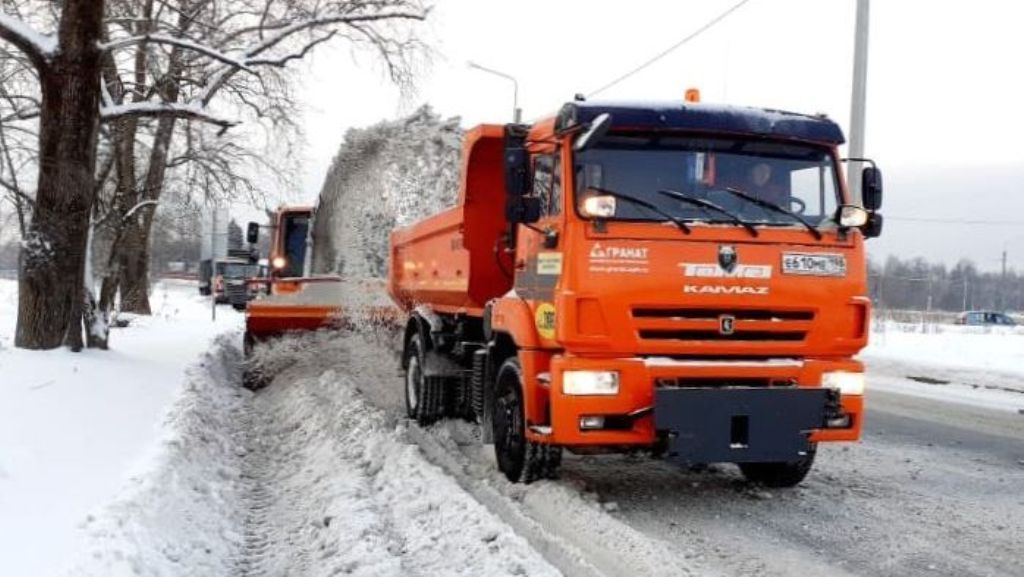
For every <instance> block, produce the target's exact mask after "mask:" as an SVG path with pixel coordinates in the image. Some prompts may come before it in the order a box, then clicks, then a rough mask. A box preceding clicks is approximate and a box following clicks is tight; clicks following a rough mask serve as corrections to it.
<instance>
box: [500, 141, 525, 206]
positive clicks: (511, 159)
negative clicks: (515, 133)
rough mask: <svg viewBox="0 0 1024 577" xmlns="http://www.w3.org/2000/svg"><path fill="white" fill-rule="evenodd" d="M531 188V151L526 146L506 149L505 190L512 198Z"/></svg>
mask: <svg viewBox="0 0 1024 577" xmlns="http://www.w3.org/2000/svg"><path fill="white" fill-rule="evenodd" d="M529 190H530V153H529V152H527V151H526V149H525V148H518V147H516V148H513V147H509V148H506V149H505V192H506V194H508V196H509V198H510V199H515V198H518V197H521V196H523V195H524V194H526V193H527V192H529Z"/></svg>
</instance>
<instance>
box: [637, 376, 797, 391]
mask: <svg viewBox="0 0 1024 577" xmlns="http://www.w3.org/2000/svg"><path fill="white" fill-rule="evenodd" d="M795 384H796V382H795V381H794V380H792V379H767V378H754V377H678V378H676V377H658V378H656V379H654V386H655V387H669V388H672V387H677V388H683V389H708V388H719V389H721V388H728V387H757V388H766V387H791V386H794V385H795Z"/></svg>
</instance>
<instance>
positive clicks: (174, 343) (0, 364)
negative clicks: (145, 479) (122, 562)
mask: <svg viewBox="0 0 1024 577" xmlns="http://www.w3.org/2000/svg"><path fill="white" fill-rule="evenodd" d="M208 303H209V301H207V300H205V299H200V298H199V297H198V291H197V290H196V287H195V284H194V283H162V284H160V285H158V286H157V288H156V289H155V290H154V293H153V296H152V305H153V309H154V315H153V316H152V317H150V318H136V319H134V320H133V322H132V324H131V325H130V326H129V327H127V328H124V329H115V330H114V331H112V334H111V347H112V349H111V350H110V351H85V352H82V353H71V352H68V351H66V350H55V351H46V352H32V351H24V350H21V349H15V348H13V340H14V329H15V320H16V317H17V283H16V282H14V281H0V375H3V378H2V379H0V380H2V384H0V560H2V567H0V574H3V575H4V576H12V577H22V576H32V577H35V576H46V575H53V574H55V573H56V572H57V571H58V570H59V568H61V567H63V566H65V565H66V564H67V563H68V561H69V559H70V557H72V556H73V554H74V552H75V550H76V549H78V548H79V547H80V546H81V535H80V532H79V531H78V528H77V526H78V525H79V523H81V522H82V521H83V520H84V519H85V518H86V516H87V515H88V514H89V513H90V512H91V511H94V510H96V509H97V508H98V507H100V506H102V505H104V504H105V503H108V502H109V501H110V500H111V499H113V498H114V497H115V496H116V495H117V494H118V492H119V490H121V488H122V487H124V486H125V483H126V482H128V481H129V478H130V477H132V475H133V474H134V475H135V476H136V477H139V476H142V475H144V474H145V472H146V471H148V470H150V469H151V468H152V467H153V466H154V461H155V456H156V451H155V449H156V448H157V447H158V446H159V437H160V434H161V429H160V423H161V422H162V421H163V419H164V415H165V414H166V413H167V411H168V408H169V407H170V406H171V405H172V403H173V402H174V399H175V398H176V396H177V395H178V393H179V391H180V388H181V385H182V381H183V374H184V371H185V367H186V366H187V365H189V364H190V363H191V362H192V361H194V360H195V358H196V357H197V356H198V355H199V354H200V353H202V352H203V351H205V350H206V349H207V348H208V346H209V342H210V340H211V339H212V338H213V337H214V335H216V334H219V333H223V332H225V331H233V330H236V329H237V328H238V327H239V326H240V324H241V322H242V316H241V315H239V314H237V313H235V312H234V311H231V310H230V309H228V308H225V307H221V309H220V310H219V311H218V319H217V322H215V323H214V322H211V321H210V308H209V304H208Z"/></svg>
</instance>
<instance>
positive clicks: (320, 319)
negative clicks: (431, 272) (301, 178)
mask: <svg viewBox="0 0 1024 577" xmlns="http://www.w3.org/2000/svg"><path fill="white" fill-rule="evenodd" d="M313 213H314V210H313V209H312V208H311V207H308V206H285V207H281V208H279V209H278V210H277V211H276V213H275V214H274V217H273V219H272V222H271V224H270V225H269V227H268V228H270V229H271V243H270V255H269V259H268V262H269V264H270V271H269V274H270V276H269V278H264V279H255V280H254V281H252V282H254V283H257V284H260V285H264V286H266V287H268V288H267V291H265V292H266V294H265V295H264V296H261V297H259V298H257V299H255V300H252V301H250V302H249V303H248V305H247V306H246V311H245V348H246V352H249V351H251V349H252V346H253V345H254V344H255V343H256V342H258V341H261V340H264V339H266V338H269V337H273V336H278V335H281V334H284V333H287V332H291V331H308V330H316V329H320V328H326V327H331V326H335V325H339V324H345V323H350V322H353V321H358V320H364V319H365V320H371V321H381V322H383V321H384V320H386V319H385V317H387V319H392V318H394V317H395V312H396V311H395V310H394V307H393V306H391V304H390V303H388V302H386V299H385V300H384V301H383V302H378V301H375V300H373V299H372V298H367V297H366V296H365V295H370V297H372V296H373V295H383V293H384V286H383V282H379V281H374V280H372V279H342V278H341V277H338V276H335V275H311V274H309V272H308V270H309V265H308V263H309V260H310V256H311V251H312V250H313V247H312V246H311V243H310V234H309V231H310V230H311V225H312V218H313ZM259 230H260V226H259V224H258V223H254V222H251V223H249V227H248V231H247V241H248V242H249V243H255V242H256V241H257V240H258V237H259ZM352 309H358V310H352Z"/></svg>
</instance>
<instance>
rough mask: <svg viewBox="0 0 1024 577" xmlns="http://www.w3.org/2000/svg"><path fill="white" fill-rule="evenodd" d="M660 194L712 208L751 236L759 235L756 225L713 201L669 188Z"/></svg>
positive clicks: (660, 191)
mask: <svg viewBox="0 0 1024 577" xmlns="http://www.w3.org/2000/svg"><path fill="white" fill-rule="evenodd" d="M658 194H664V195H665V196H667V197H669V198H674V199H676V200H681V201H683V202H685V203H688V204H692V205H693V206H699V207H701V208H704V209H708V208H710V209H711V210H713V211H715V212H717V213H720V214H724V215H725V216H727V217H729V220H731V221H732V222H733V223H735V224H738V225H740V226H742V227H743V228H745V229H747V232H749V233H750V236H757V234H758V232H757V229H756V228H754V225H752V224H750V223H749V222H747V221H745V220H743V219H742V218H740V217H739V215H737V214H736V213H734V212H732V211H730V210H728V209H725V208H722V207H721V206H718V205H717V204H715V203H713V202H711V201H708V200H704V199H703V198H693V197H692V196H687V195H686V194H684V193H682V192H679V191H678V190H671V189H668V188H663V189H661V190H659V191H658Z"/></svg>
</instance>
